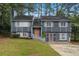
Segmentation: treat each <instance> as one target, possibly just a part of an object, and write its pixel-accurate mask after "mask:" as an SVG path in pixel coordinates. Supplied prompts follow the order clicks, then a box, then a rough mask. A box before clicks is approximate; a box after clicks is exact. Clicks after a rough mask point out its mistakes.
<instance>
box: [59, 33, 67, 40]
mask: <svg viewBox="0 0 79 59" xmlns="http://www.w3.org/2000/svg"><path fill="white" fill-rule="evenodd" d="M63 34H64V38H65V39H62V37H63V36H62V35H63ZM59 40H67V33H59Z"/></svg>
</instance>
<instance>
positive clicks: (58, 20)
mask: <svg viewBox="0 0 79 59" xmlns="http://www.w3.org/2000/svg"><path fill="white" fill-rule="evenodd" d="M11 33H12V34H19V36H20V37H32V38H38V39H40V40H42V36H43V34H42V33H44V34H45V36H44V38H45V41H50V42H53V41H56V42H57V41H58V42H59V41H62V42H63V41H64V42H69V41H70V38H71V23H70V20H68V18H66V17H63V16H41V17H40V18H39V19H38V18H34V17H33V16H16V17H15V18H14V19H13V20H12V23H11Z"/></svg>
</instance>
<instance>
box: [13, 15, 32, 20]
mask: <svg viewBox="0 0 79 59" xmlns="http://www.w3.org/2000/svg"><path fill="white" fill-rule="evenodd" d="M32 19H33V16H25V15H20V16H16V17H15V18H14V20H16V21H17V20H18V21H20V20H21V21H22V20H26V21H27V20H28V21H32Z"/></svg>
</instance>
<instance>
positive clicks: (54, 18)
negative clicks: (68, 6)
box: [41, 16, 70, 21]
mask: <svg viewBox="0 0 79 59" xmlns="http://www.w3.org/2000/svg"><path fill="white" fill-rule="evenodd" d="M41 21H70V20H69V19H68V18H67V17H64V16H42V17H41Z"/></svg>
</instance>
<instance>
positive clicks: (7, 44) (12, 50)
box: [0, 39, 59, 56]
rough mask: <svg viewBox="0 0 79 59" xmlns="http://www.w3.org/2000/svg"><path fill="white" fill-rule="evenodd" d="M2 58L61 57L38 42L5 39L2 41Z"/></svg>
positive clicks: (0, 43) (47, 46)
mask: <svg viewBox="0 0 79 59" xmlns="http://www.w3.org/2000/svg"><path fill="white" fill-rule="evenodd" d="M0 55H1V56H53V55H55V56H56V55H59V54H58V53H57V52H56V51H54V50H53V49H52V48H50V47H49V45H48V44H46V43H43V42H40V41H38V40H27V39H4V40H1V41H0Z"/></svg>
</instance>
